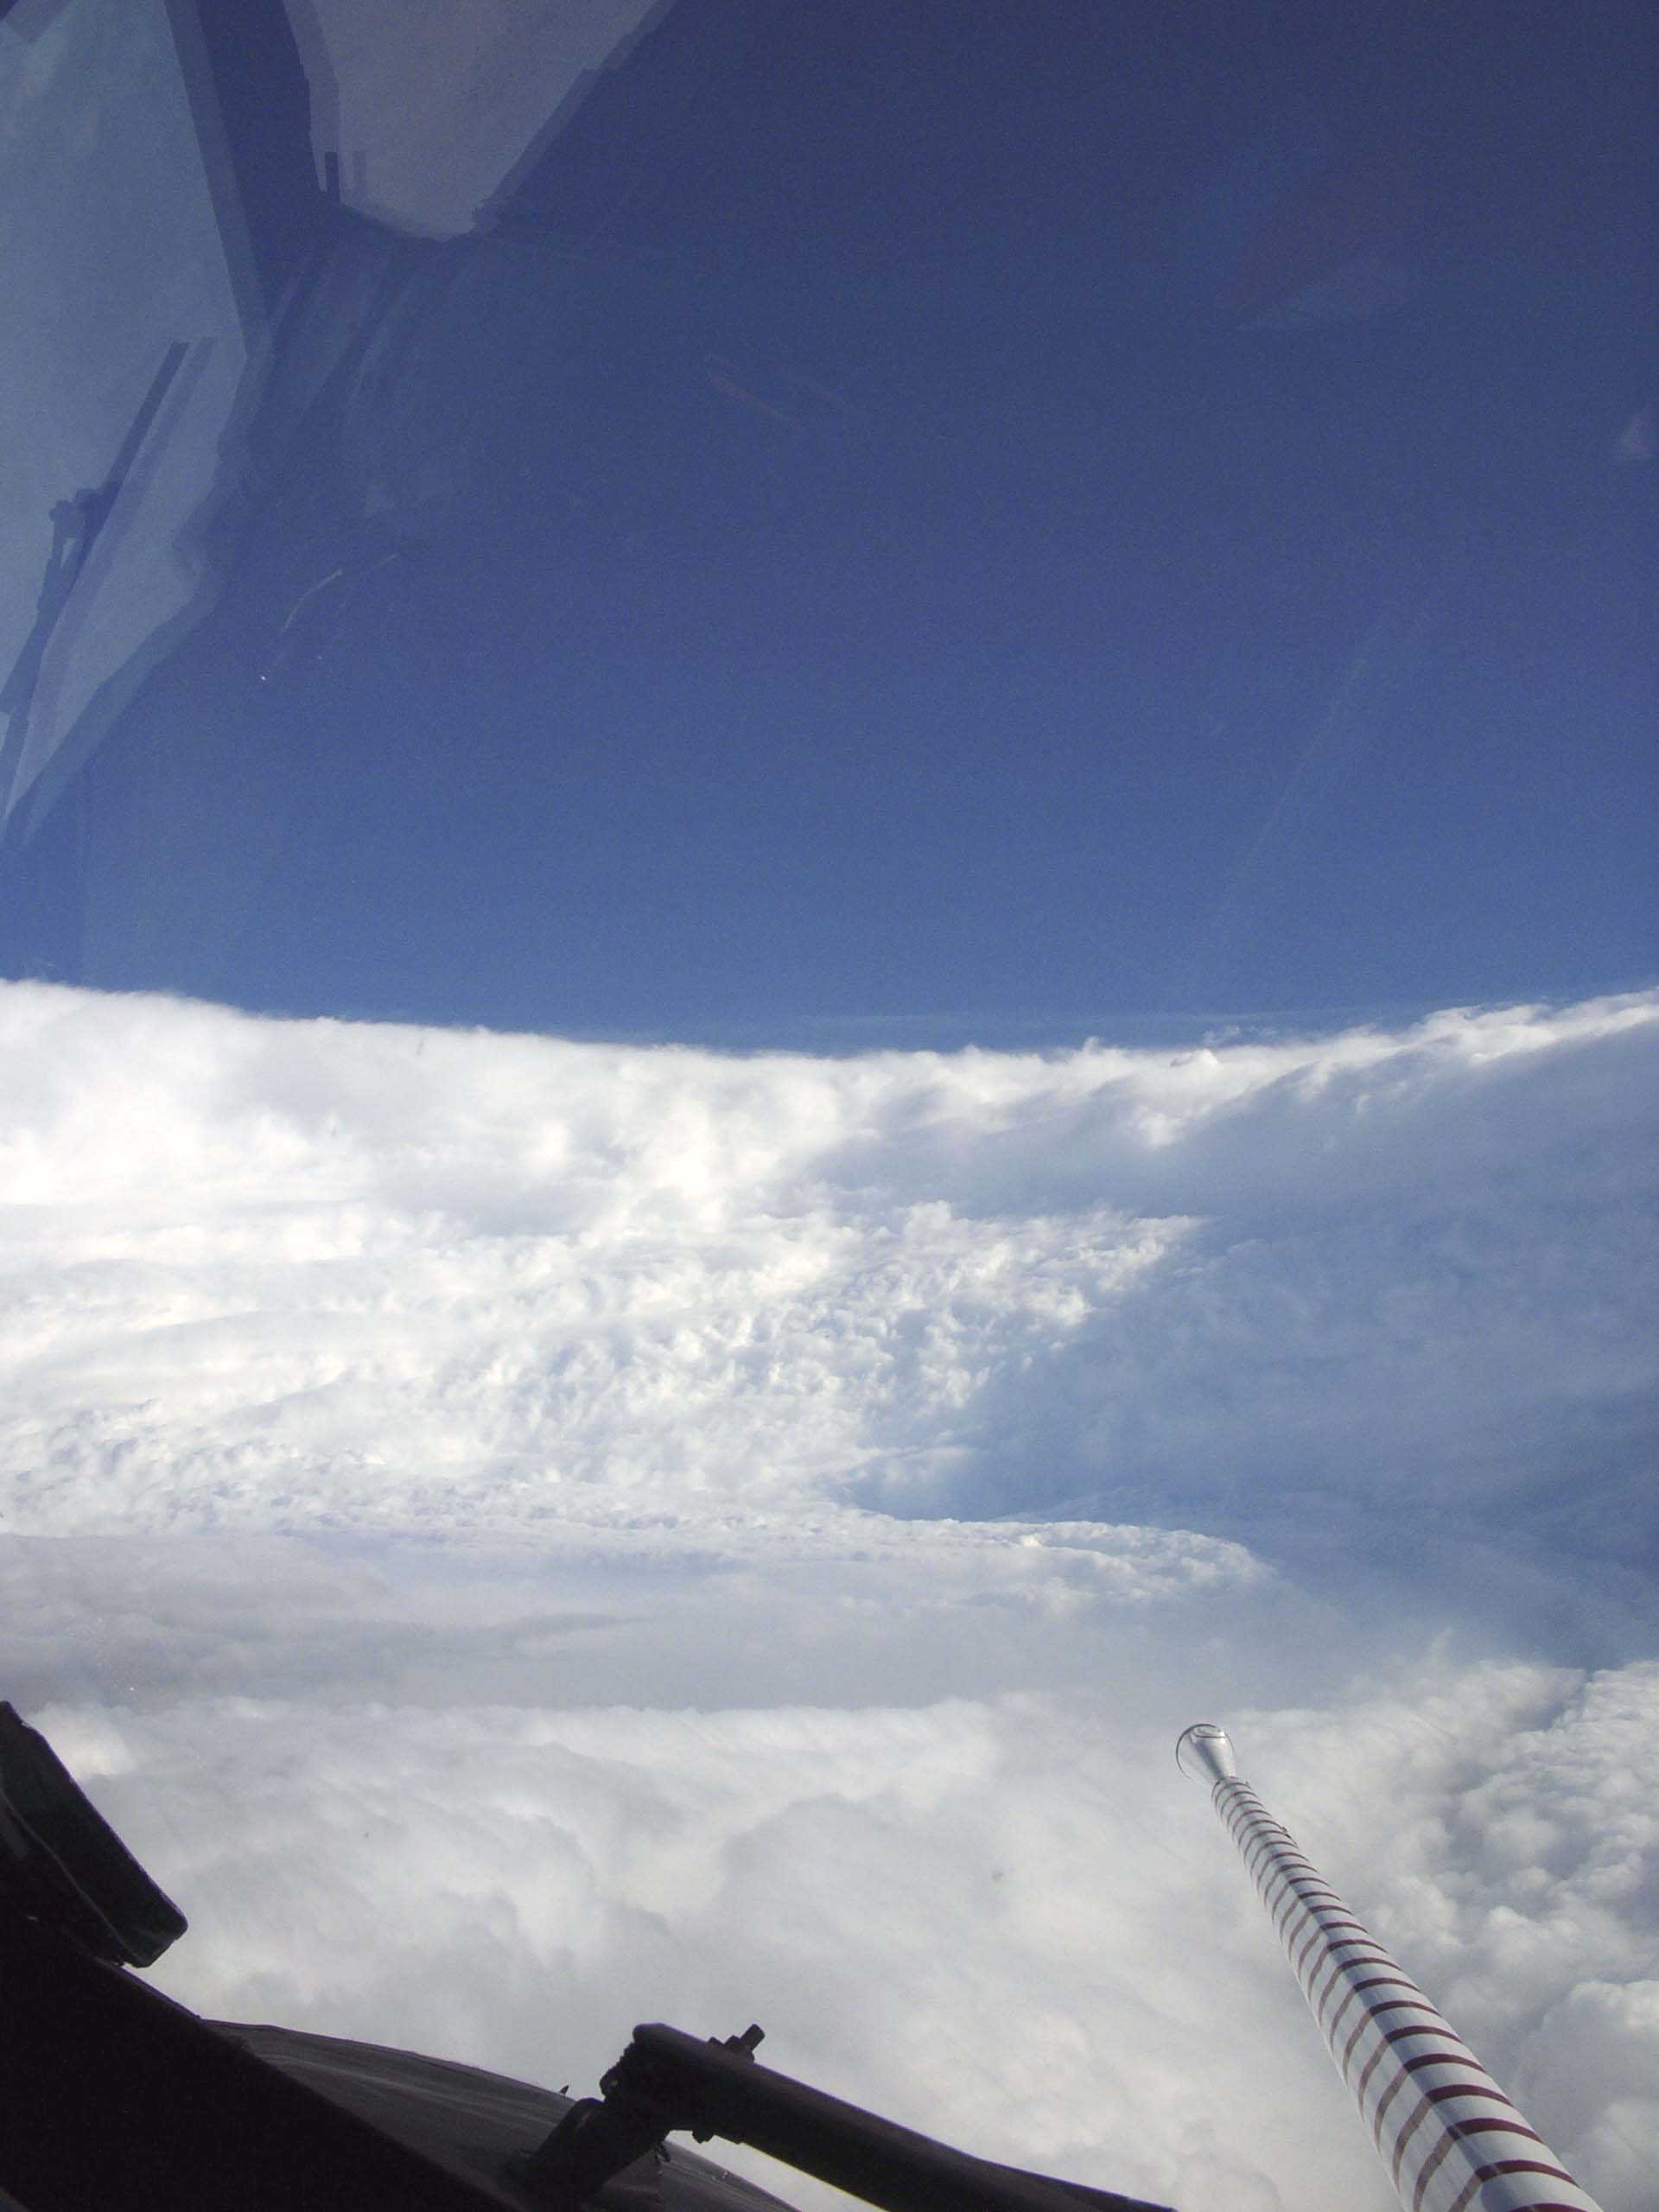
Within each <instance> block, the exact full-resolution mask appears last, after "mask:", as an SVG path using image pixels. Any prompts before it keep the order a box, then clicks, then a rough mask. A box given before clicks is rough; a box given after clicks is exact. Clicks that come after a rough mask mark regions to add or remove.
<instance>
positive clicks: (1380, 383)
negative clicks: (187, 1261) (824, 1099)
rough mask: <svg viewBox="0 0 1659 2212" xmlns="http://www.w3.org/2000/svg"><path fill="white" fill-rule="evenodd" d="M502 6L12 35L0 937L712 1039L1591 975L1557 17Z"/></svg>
mask: <svg viewBox="0 0 1659 2212" xmlns="http://www.w3.org/2000/svg"><path fill="white" fill-rule="evenodd" d="M557 13H558V16H559V26H558V29H557V30H556V32H555V31H554V30H553V29H551V28H550V24H551V21H552V19H551V17H548V22H546V23H542V22H541V21H540V19H541V17H543V16H547V11H546V10H541V11H537V15H536V16H535V17H534V18H532V17H531V16H529V15H527V14H526V13H525V12H524V11H523V10H517V9H506V8H504V7H499V6H496V7H493V8H487V9H486V8H480V9H479V10H470V11H468V13H467V19H466V23H465V25H464V27H463V26H462V24H461V19H460V18H459V17H454V18H452V19H449V20H448V21H447V22H439V21H437V20H436V19H435V21H434V24H433V25H432V26H429V28H428V29H426V30H423V34H422V35H421V37H420V38H419V39H416V40H402V39H399V38H397V37H396V36H394V35H392V34H391V31H390V30H389V29H388V27H387V26H386V24H385V22H382V21H381V19H380V17H379V16H378V14H377V12H376V11H375V10H372V9H371V8H369V7H367V6H365V5H362V4H353V0H331V4H330V5H328V6H327V7H325V8H321V9H319V10H315V11H312V10H300V11H298V13H297V14H296V16H295V17H294V18H293V19H292V20H290V18H289V16H288V15H287V14H286V13H285V12H284V10H283V9H282V8H281V7H280V6H278V5H277V4H276V0H267V4H265V5H264V6H263V7H261V8H256V9H250V10H245V11H242V12H241V13H240V14H239V16H238V21H237V22H236V24H235V25H234V26H232V25H230V24H229V23H228V22H212V21H203V22H195V21H194V16H193V14H192V11H191V10H189V9H188V8H181V7H178V6H173V7H171V8H168V7H163V6H162V0H149V4H148V5H146V6H143V7H138V8H134V9H131V10H123V11H121V27H120V30H119V33H118V36H119V38H120V40H121V41H122V42H123V44H122V48H121V51H120V52H119V53H118V52H117V50H116V49H115V48H112V47H111V46H110V45H109V43H108V34H107V33H106V32H105V29H104V28H103V26H102V17H101V16H100V15H99V11H98V10H96V9H94V8H92V6H90V5H89V4H85V3H83V4H81V5H79V6H77V7H70V8H67V9H66V8H61V7H58V6H53V7H49V8H48V7H42V6H40V5H38V4H37V5H35V6H29V5H24V6H21V7H17V8H15V9H14V10H12V12H11V14H10V16H9V18H8V22H7V29H8V36H9V40H10V52H11V53H12V54H15V55H16V57H17V66H18V67H19V68H20V70H21V71H22V73H23V80H24V81H25V82H26V83H27V84H28V86H29V99H28V100H27V102H26V103H25V105H24V106H23V108H22V127H21V129H20V130H19V131H18V132H17V133H16V137H15V138H14V143H13V146H12V149H11V151H12V159H13V161H14V163H15V165H16V166H15V175H16V178H17V180H18V188H19V189H20V190H21V189H22V180H23V179H24V178H26V177H35V178H38V180H39V194H38V198H37V201H36V202H35V203H33V204H35V205H36V207H37V212H36V213H35V219H34V221H33V224H32V225H31V226H27V227H24V228H14V230H13V232H12V233H11V244H10V247H9V249H8V251H9V252H10V254H11V256H12V257H13V264H14V266H13V271H12V277H11V280H10V291H11V294H12V296H14V297H18V298H22V299H25V300H28V301H29V302H31V303H32V304H31V310H30V311H31V313H32V314H33V315H34V316H35V322H34V323H33V325H32V326H31V327H32V328H34V329H35V331H36V332H37V333H38V340H37V342H36V343H35V344H34V345H32V346H31V347H30V349H29V352H28V353H27V354H26V355H25V356H24V357H23V358H22V359H21V360H20V361H19V362H18V363H17V364H16V368H15V370H14V376H15V378H16V385H17V404H19V405H20V406H21V408H22V420H24V421H26V422H27V423H28V424H29V434H28V436H27V439H26V442H25V447H24V453H25V456H26V457H25V459H24V462H23V470H22V474H21V476H20V478H19V479H18V480H16V483H15V486H14V492H13V496H12V498H11V499H10V502H9V505H8V510H7V514H8V523H7V526H8V529H9V531H10V533H11V535H10V539H9V541H8V543H9V552H10V561H9V569H10V576H11V586H10V593H11V595H10V599H9V601H7V602H6V606H5V609H4V619H5V622H6V625H7V628H8V631H9V632H10V638H9V641H0V651H4V652H8V653H9V654H10V655H11V656H12V657H13V658H12V661H11V666H12V673H11V677H10V682H9V683H8V685H7V688H6V690H5V695H4V696H5V701H6V705H7V710H8V714H9V716H10V724H9V729H10V734H9V736H8V738H7V741H6V753H5V787H4V788H5V799H4V804H5V806H6V808H7V811H8V817H9V842H8V845H7V849H6V878H7V887H8V891H9V893H10V901H11V903H10V906H9V909H8V924H7V926H8V931H9V935H10V950H11V958H12V960H13V963H14V965H21V966H32V967H33V968H34V969H35V970H36V971H37V972H41V973H45V974H51V975H56V976H63V977H69V978H79V979H81V980H85V981H88V982H98V983H104V984H118V985H131V984H156V985H163V986H167V987H171V988H183V989H187V990H193V991H199V992H206V993H209V994H212V995H219V996H225V997H230V998H232V999H235V1000H238V1001H241V1002H244V1003H249V1004H255V1005H260V1006H267V1007H281V1008H284V1009H289V1010H296V1011H323V1010H350V1011H355V1012H359V1013H397V1014H408V1015H412V1016H416V1017H431V1018H436V1019H445V1020H454V1019H462V1020H465V1019H484V1020H491V1021H494V1022H498V1023H499V1022H520V1023H528V1024H531V1025H533V1026H539V1027H545V1026H548V1025H549V1024H554V1025H559V1026H566V1027H572V1026H574V1027H584V1028H612V1029H614V1028H619V1027H623V1028H629V1027H632V1028H639V1027H645V1028H646V1029H648V1030H652V1031H656V1032H662V1031H664V1029H667V1030H674V1029H679V1030H681V1031H683V1029H684V1028H685V1027H686V1026H687V1025H690V1027H694V1028H696V1027H701V1028H702V1029H703V1030H704V1031H707V1030H708V1029H709V1028H710V1027H718V1026H719V1025H721V1024H726V1025H728V1026H733V1025H744V1024H747V1025H752V1026H753V1027H754V1029H755V1031H756V1033H764V1032H765V1030H766V1025H767V1024H768V1023H772V1024H773V1025H780V1024H785V1023H787V1022H789V1021H791V1020H800V1019H801V1018H803V1017H807V1018H810V1017H814V1016H817V1017H825V1016H835V1015H842V1016H844V1015H849V1014H864V1015H888V1016H892V1015H902V1014H918V1013H924V1012H927V1011H930V1010H934V1009H941V1008H944V1009H950V1010H953V1011H956V1012H958V1013H969V1012H975V1013H976V1014H978V1015H979V1016H980V1017H981V1018H983V1019H988V1020H993V1021H994V1020H997V1019H998V1018H999V1017H1000V1018H1001V1019H1003V1020H1008V1019H1017V1018H1019V1017H1021V1016H1025V1015H1028V1014H1031V1013H1032V1012H1033V1011H1035V1012H1037V1013H1038V1014H1041V1015H1045V1016H1049V1017H1052V1016H1055V1015H1060V1016H1065V1015H1068V1014H1070V1015H1078V1014H1084V1015H1086V1014H1093V1013H1095V1012H1096V1011H1097V1010H1102V1009H1104V1010H1109V1011H1113V1012H1116V1013H1121V1014H1131V1013H1139V1014H1147V1013H1160V1014H1162V1013H1168V1012H1171V1011H1176V1010H1182V1009H1185V1010H1191V1011H1195V1012H1200V1013H1202V1012H1205V1011H1206V1010H1213V1009H1215V1008H1216V1007H1225V1006H1239V1005H1244V1006H1249V1007H1275V1006H1276V1007H1298V1006H1304V1007H1305V1006H1316V1005H1321V1004H1326V1005H1329V1004H1338V1005H1343V1004H1356V1003H1375V1002H1377V1001H1387V1002H1391V1003H1397V1002H1399V1001H1416V1002H1419V1003H1423V1002H1428V1001H1433V1000H1435V999H1437V998H1445V997H1446V996H1458V995H1463V996H1467V995H1491V994H1492V993H1493V992H1496V991H1502V990H1503V989H1506V988H1510V989H1513V988H1523V989H1525V988H1540V987H1545V988H1557V989H1565V990H1573V989H1575V988H1585V987H1586V986H1595V985H1599V984H1600V983H1602V982H1605V981H1606V980H1607V971H1606V969H1605V954H1606V952H1607V950H1609V949H1610V948H1611V957H1612V962H1613V973H1614V974H1615V975H1617V976H1619V977H1622V978H1626V979H1629V978H1632V977H1634V976H1637V975H1638V974H1639V973H1640V972H1641V963H1642V957H1643V937H1642V931H1643V927H1644V925H1645V923H1646V920H1647V918H1648V916H1647V910H1646V906H1645V899H1644V895H1643V894H1641V893H1638V892H1637V890H1636V888H1635V887H1636V885H1637V882H1638V880H1639V879H1640V877H1641V874H1642V871H1641V870H1640V869H1639V868H1638V867H1637V844H1638V842H1640V837H1641V832H1640V831H1639V829H1637V823H1639V822H1640V821H1641V820H1642V818H1643V810H1644V806H1645V803H1646V801H1647V800H1648V799H1649V798H1650V786H1649V781H1648V779H1649V776H1650V773H1651V748H1650V747H1648V746H1647V745H1645V744H1643V743H1642V742H1641V741H1640V733H1641V732H1642V731H1643V729H1645V728H1646V727H1647V723H1646V719H1645V718H1646V715H1647V711H1648V709H1649V707H1650V703H1651V696H1652V682H1653V657H1652V642H1651V639H1652V632H1651V626H1650V624H1649V621H1648V619H1647V618H1648V614H1649V599H1648V596H1647V594H1648V593H1649V590H1650V586H1651V581H1652V576H1651V544H1650V531H1651V524H1652V520H1653V502H1654V498H1655V492H1654V479H1653V474H1652V471H1651V470H1650V469H1649V468H1648V467H1644V466H1641V465H1636V466H1632V465H1630V464H1631V463H1632V461H1635V462H1637V463H1639V462H1640V457H1641V455H1642V454H1643V452H1644V451H1645V450H1646V449H1647V445H1650V443H1651V441H1648V442H1646V444H1644V442H1643V430H1642V424H1643V422H1644V421H1645V420H1646V416H1645V414H1644V412H1643V410H1645V409H1647V408H1649V406H1650V404H1651V397H1652V396H1651V390H1650V384H1651V378H1650V373H1649V371H1650V364H1649V360H1648V359H1647V357H1646V353H1645V351H1644V348H1645V346H1647V345H1648V344H1649V342H1650V329H1651V321H1652V316H1653V314H1654V312H1655V306H1656V300H1659V262H1656V255H1655V245H1654V238H1653V229H1652V221H1651V207H1650V196H1649V195H1644V194H1643V192H1642V191H1641V189H1640V184H1641V179H1642V175H1643V170H1642V167H1641V164H1642V162H1643V160H1645V159H1646V158H1647V156H1646V155H1645V153H1644V151H1643V149H1644V148H1645V146H1646V143H1647V134H1646V116H1645V111H1644V110H1643V107H1642V105H1640V103H1639V102H1638V100H1637V97H1636V92H1635V88H1634V87H1633V86H1632V84H1631V81H1630V74H1629V70H1628V66H1627V65H1628V54H1627V53H1626V52H1625V51H1624V49H1622V48H1621V47H1620V45H1619V34H1620V31H1621V30H1622V29H1624V28H1625V27H1624V26H1623V25H1622V24H1621V23H1620V22H1617V21H1616V20H1615V16H1616V13H1617V11H1614V13H1613V14H1608V13H1605V12H1604V13H1602V14H1599V15H1598V16H1594V17H1593V18H1592V19H1591V20H1590V21H1588V22H1572V23H1569V22H1567V21H1566V20H1565V19H1558V18H1556V17H1554V16H1548V15H1547V14H1544V13H1542V12H1537V13H1534V14H1533V15H1531V16H1528V17H1527V18H1526V19H1525V22H1524V24H1523V27H1522V31H1520V32H1517V30H1516V27H1515V26H1514V25H1506V26H1505V27H1504V28H1503V30H1502V32H1501V33H1500V31H1499V29H1498V28H1497V26H1496V25H1494V26H1493V27H1492V29H1491V40H1495V41H1498V42H1499V43H1500V44H1501V46H1502V48H1503V67H1501V68H1499V67H1496V66H1495V62H1496V58H1497V55H1496V48H1494V47H1493V46H1492V44H1491V41H1489V40H1488V38H1487V37H1486V35H1484V34H1477V33H1476V32H1474V31H1473V30H1472V29H1471V34H1470V35H1469V37H1468V38H1467V40H1466V41H1464V42H1463V43H1462V44H1461V45H1460V46H1456V47H1454V48H1452V50H1451V51H1449V52H1448V51H1446V50H1444V49H1445V41H1444V40H1443V38H1442V37H1441V35H1440V30H1439V29H1438V27H1437V25H1436V23H1435V22H1434V21H1433V19H1432V18H1431V16H1428V15H1427V13H1419V12H1417V11H1414V10H1403V11H1391V12H1390V13H1389V14H1388V15H1387V16H1379V17H1378V18H1377V19H1376V21H1374V22H1365V23H1363V24H1362V23H1361V22H1360V21H1359V19H1355V20H1354V21H1353V22H1351V23H1349V24H1348V25H1347V26H1346V27H1345V28H1344V27H1340V26H1336V25H1332V24H1331V23H1330V22H1326V21H1325V17H1324V16H1323V14H1322V13H1321V12H1320V11H1313V10H1300V9H1298V8H1295V7H1286V8H1284V9H1281V10H1278V11H1277V12H1276V16H1275V19H1274V28H1273V29H1272V30H1271V32H1269V31H1268V29H1267V28H1266V25H1265V23H1264V22H1255V21H1251V22H1246V21H1245V20H1244V19H1243V17H1242V16H1238V15H1237V14H1236V12H1230V11H1225V10H1214V9H1207V8H1196V7H1195V8H1189V9H1185V10H1181V9H1178V10H1174V11H1173V12H1172V13H1171V14H1170V15H1169V17H1168V24H1167V35H1164V36H1160V38H1158V39H1156V40H1151V39H1148V38H1147V37H1146V36H1145V35H1143V29H1142V27H1137V26H1136V24H1135V22H1134V21H1133V20H1132V18H1131V17H1130V16H1128V15H1126V14H1123V13H1122V12H1120V11H1117V10H1102V9H1099V8H1096V7H1093V6H1081V5H1077V6H1065V5H1058V6H1052V7H1048V8H1046V9H1044V10H1040V11H1039V14H1038V16H1037V17H1036V18H1035V19H1034V20H1033V18H1031V17H1029V16H1025V15H1021V16H1015V15H1014V14H1013V13H1012V12H1011V11H1008V10H1002V9H1000V8H995V7H990V6H984V7H976V8H971V9H969V10H968V11H967V12H966V14H964V13H963V10H961V9H960V8H957V7H951V8H948V9H940V8H934V9H930V8H927V7H920V6H917V7H907V8H905V9H900V10H894V9H890V8H885V7H870V8H864V7H849V8H843V9H837V10H821V9H817V8H810V7H805V6H798V7H788V6H785V7H779V6H777V5H771V4H769V5H766V6H760V5H750V4H746V3H745V0H722V4H720V5H704V4H700V0H679V4H677V6H675V7H672V8H669V9H662V8H658V9H654V10H645V8H644V7H643V6H641V5H639V4H636V0H612V4H599V0H594V4H592V5H590V6H588V7H587V8H584V9H578V10H562V11H557ZM538 26H539V27H538ZM116 70H118V71H119V73H120V76H121V79H122V81H123V83H124V85H125V86H126V87H127V90H126V91H125V92H124V96H123V97H122V98H120V99H114V98H112V97H111V96H110V95H109V92H108V85H109V83H110V82H111V81H112V80H111V78H110V77H109V75H108V74H107V73H109V72H111V71H116ZM92 115H96V117H97V119H98V121H97V128H96V129H95V130H94V129H92V128H91V127H90V126H89V124H88V121H87V118H89V117H90V116H92ZM141 178H142V179H143V180H145V184H144V187H143V190H142V191H141V190H140V189H139V188H138V184H137V180H139V179H141ZM88 240H91V241H94V242H95V244H94V245H92V248H91V249H90V250H89V247H88V245H87V243H86V242H87V241H88ZM71 269H73V272H74V273H73V277H71V276H69V275H67V273H66V272H67V270H71ZM89 347H96V348H97V349H98V351H99V358H100V359H101V360H102V361H103V363H104V368H103V370H102V372H101V373H100V374H99V377H98V378H96V379H92V380H88V379H86V378H85V377H77V376H68V375H67V374H66V367H67V365H68V364H70V363H72V362H73V361H75V360H76V359H79V358H80V357H81V356H82V355H83V354H84V353H85V352H86V349H87V348H89ZM72 790H73V799H71V798H69V797H68V794H69V793H70V791H72ZM1546 819H1547V820H1548V823H1549V824H1550V828H1549V832H1548V836H1540V835H1539V830H1538V825H1539V824H1540V823H1541V822H1543V821H1544V820H1546ZM1310 878H1313V879H1316V880H1317V881H1318V886H1319V900H1318V912H1319V925H1317V926H1316V927H1313V928H1310V927H1309V926H1308V918H1307V914H1306V896H1307V892H1306V886H1307V882H1308V880H1309V879H1310ZM1523 880H1524V882H1525V885H1526V899H1525V906H1526V908H1527V912H1528V913H1529V917H1530V920H1529V925H1528V927H1527V928H1526V929H1524V930H1522V928H1521V927H1520V926H1519V925H1518V923H1517V921H1516V911H1517V906H1518V904H1519V903H1520V902H1519V901H1518V899H1517V887H1518V885H1519V884H1520V883H1521V882H1522V881H1523ZM999 887H1002V889H1005V890H1006V891H1007V892H1008V893H1010V894H1011V895H1007V896H1005V895H1001V891H1000V890H999Z"/></svg>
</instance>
